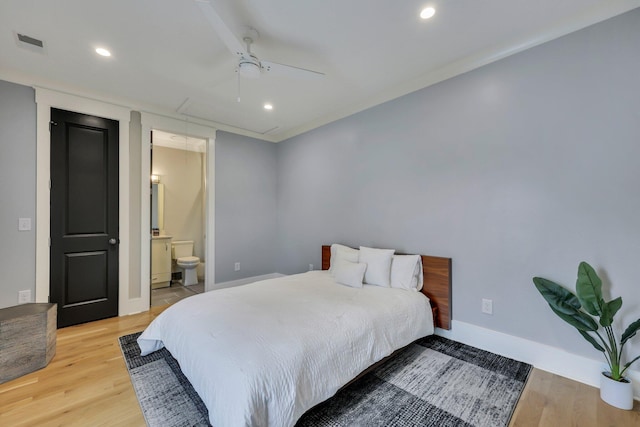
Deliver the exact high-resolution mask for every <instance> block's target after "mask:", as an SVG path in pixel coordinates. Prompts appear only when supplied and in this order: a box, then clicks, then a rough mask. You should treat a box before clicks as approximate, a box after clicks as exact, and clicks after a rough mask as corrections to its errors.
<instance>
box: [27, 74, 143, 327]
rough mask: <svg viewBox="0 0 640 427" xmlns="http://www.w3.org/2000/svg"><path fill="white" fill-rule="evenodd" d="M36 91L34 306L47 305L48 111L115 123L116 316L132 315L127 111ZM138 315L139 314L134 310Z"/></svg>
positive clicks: (49, 165) (133, 306)
mask: <svg viewBox="0 0 640 427" xmlns="http://www.w3.org/2000/svg"><path fill="white" fill-rule="evenodd" d="M34 89H35V91H36V104H37V123H36V295H35V300H36V302H49V287H50V283H49V267H50V262H49V237H50V231H51V230H50V218H51V207H50V205H49V203H50V200H51V196H50V192H49V182H50V179H51V135H50V132H49V122H50V121H51V108H60V109H63V110H68V111H75V112H77V113H82V114H88V115H92V116H99V117H104V118H108V119H113V120H117V121H118V122H119V132H118V133H119V145H118V168H119V172H118V174H119V176H118V181H119V184H118V191H119V196H118V204H119V207H118V222H119V232H118V234H119V236H118V237H119V239H120V246H119V248H118V286H119V287H118V295H119V296H118V314H119V315H120V316H122V315H124V314H129V313H133V312H135V311H136V306H137V304H136V302H137V301H135V299H130V298H129V268H130V266H129V250H130V241H129V121H130V117H131V111H130V108H127V107H123V106H121V105H116V104H110V103H107V102H102V101H97V100H94V99H89V98H83V97H80V96H76V95H70V94H66V93H62V92H57V91H53V90H50V89H44V88H40V87H34ZM138 311H139V310H138Z"/></svg>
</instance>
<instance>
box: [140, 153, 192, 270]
mask: <svg viewBox="0 0 640 427" xmlns="http://www.w3.org/2000/svg"><path fill="white" fill-rule="evenodd" d="M204 161H205V156H204V154H203V153H198V152H194V151H186V150H177V149H175V148H167V147H160V146H158V145H155V146H154V147H153V157H152V166H151V173H152V174H153V175H159V176H160V182H161V183H162V184H164V200H165V202H164V230H165V233H166V234H168V235H169V236H172V237H173V240H193V242H194V246H193V251H194V255H195V256H197V257H199V258H200V259H202V260H204V227H203V203H202V201H203V192H204V186H203V180H202V171H203V164H204Z"/></svg>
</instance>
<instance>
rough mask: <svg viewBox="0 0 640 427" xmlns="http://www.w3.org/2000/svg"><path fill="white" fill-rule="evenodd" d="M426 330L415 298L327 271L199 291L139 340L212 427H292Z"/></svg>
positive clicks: (424, 302)
mask: <svg viewBox="0 0 640 427" xmlns="http://www.w3.org/2000/svg"><path fill="white" fill-rule="evenodd" d="M432 333H433V321H432V318H431V310H430V308H429V303H428V299H427V298H426V297H425V296H424V295H423V294H421V293H420V292H410V291H405V290H400V289H391V288H381V287H377V286H366V285H365V286H364V287H363V288H361V289H358V288H350V287H347V286H343V285H339V284H337V283H335V282H334V281H333V279H332V278H331V276H330V275H329V273H328V272H326V271H312V272H308V273H304V274H297V275H293V276H287V277H282V278H279V279H272V280H264V281H261V282H256V283H253V284H251V285H246V286H240V287H236V288H229V289H221V290H217V291H213V292H206V293H204V294H201V295H197V296H193V297H190V298H187V299H184V300H182V301H180V302H178V303H176V304H174V305H173V306H171V307H169V308H168V309H167V310H165V311H164V312H163V313H162V314H161V315H160V316H158V317H157V318H156V319H155V320H154V321H153V322H152V323H151V324H150V325H149V327H148V328H147V329H146V330H145V331H144V332H143V334H142V335H141V336H140V337H139V338H138V344H139V345H140V348H141V350H142V355H146V354H148V353H151V352H153V351H156V350H158V349H160V348H162V347H163V346H164V347H166V348H167V349H168V350H169V351H170V352H171V354H172V355H173V356H174V357H175V358H176V359H177V360H178V362H179V363H180V368H181V369H182V371H183V372H184V374H185V375H186V377H187V378H188V379H189V381H190V382H191V384H192V385H193V387H194V389H195V390H196V391H197V392H198V394H199V395H200V397H201V398H202V400H203V401H204V403H205V405H206V406H207V408H208V410H209V419H210V422H211V424H212V425H213V426H216V427H235V426H272V427H281V426H282V427H284V426H292V425H293V424H295V422H296V421H297V420H298V419H299V418H300V417H301V416H302V414H303V413H304V412H306V411H307V410H308V409H310V408H311V407H313V406H315V405H316V404H318V403H320V402H322V401H323V400H326V399H328V398H329V397H331V396H332V395H333V394H335V392H336V391H337V390H338V389H339V388H340V387H342V386H343V385H345V384H346V383H347V382H349V381H350V380H351V379H353V378H354V377H355V376H356V375H358V374H359V373H360V372H361V371H363V370H364V369H366V368H367V367H369V366H370V365H372V364H373V363H375V362H377V361H379V360H380V359H382V358H383V357H385V356H388V355H389V354H391V353H392V352H393V351H394V350H396V349H398V348H401V347H403V346H405V345H407V344H409V343H411V342H412V341H414V340H416V339H417V338H420V337H423V336H426V335H429V334H432Z"/></svg>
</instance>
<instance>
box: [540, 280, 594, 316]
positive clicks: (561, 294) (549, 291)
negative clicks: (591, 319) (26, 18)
mask: <svg viewBox="0 0 640 427" xmlns="http://www.w3.org/2000/svg"><path fill="white" fill-rule="evenodd" d="M533 283H534V284H535V285H536V288H537V289H538V292H540V294H541V295H542V297H543V298H544V299H545V300H546V301H547V302H548V303H549V305H550V306H551V308H553V309H555V310H556V311H559V312H560V313H564V314H567V315H572V314H574V313H575V312H576V311H577V310H579V309H580V307H582V305H581V304H580V301H579V300H578V297H576V296H575V295H574V294H573V293H572V292H571V291H568V290H567V289H565V288H563V287H562V286H560V285H558V284H557V283H555V282H552V281H551V280H547V279H543V278H542V277H534V278H533Z"/></svg>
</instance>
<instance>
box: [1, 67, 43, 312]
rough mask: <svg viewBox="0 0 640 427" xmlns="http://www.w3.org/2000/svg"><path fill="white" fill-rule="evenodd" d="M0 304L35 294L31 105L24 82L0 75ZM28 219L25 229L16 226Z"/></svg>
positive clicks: (29, 90)
mask: <svg viewBox="0 0 640 427" xmlns="http://www.w3.org/2000/svg"><path fill="white" fill-rule="evenodd" d="M0 204H1V207H0V242H1V243H0V271H1V272H2V279H1V280H0V308H4V307H10V306H13V305H16V304H17V303H18V291H21V290H27V289H29V290H31V298H32V301H33V300H34V299H35V289H36V288H35V280H36V279H35V277H36V274H35V266H36V231H35V223H36V104H35V93H34V90H33V89H32V88H30V87H26V86H20V85H16V84H13V83H8V82H5V81H1V80H0ZM18 218H31V227H32V228H31V231H18Z"/></svg>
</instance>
